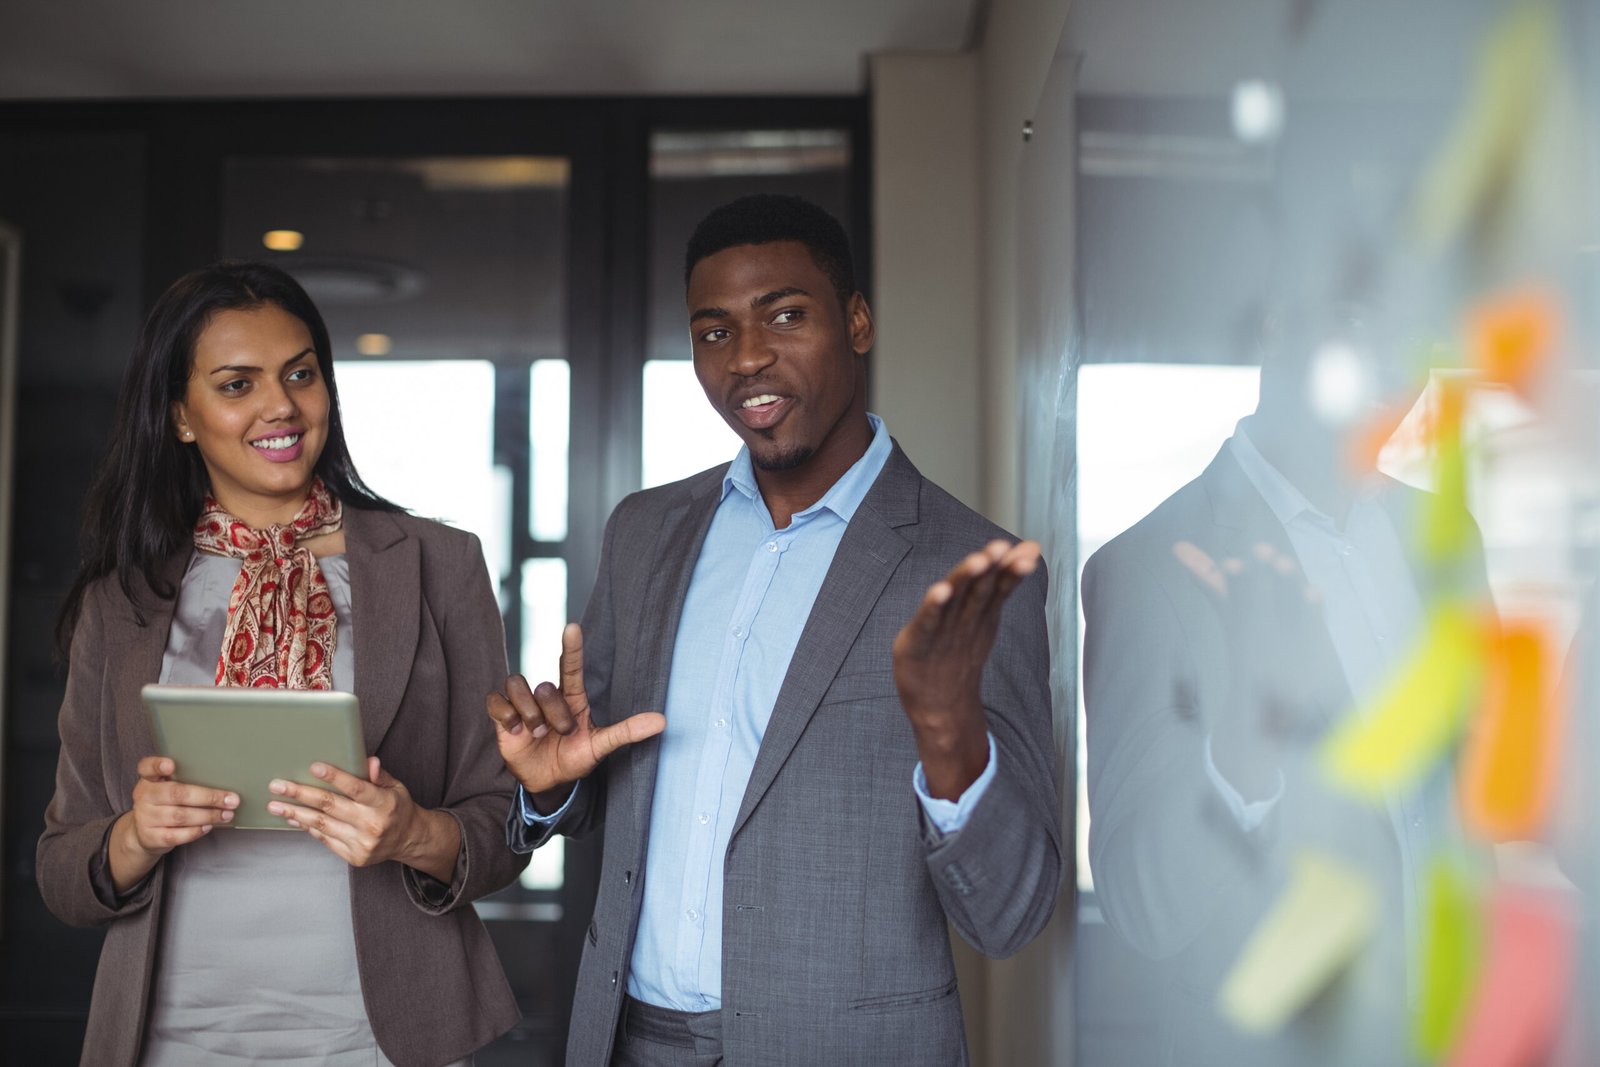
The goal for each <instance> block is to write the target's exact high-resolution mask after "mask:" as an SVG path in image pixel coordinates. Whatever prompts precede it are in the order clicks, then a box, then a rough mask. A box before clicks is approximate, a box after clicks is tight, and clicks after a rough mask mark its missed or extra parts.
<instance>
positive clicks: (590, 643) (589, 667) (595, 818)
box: [505, 501, 628, 852]
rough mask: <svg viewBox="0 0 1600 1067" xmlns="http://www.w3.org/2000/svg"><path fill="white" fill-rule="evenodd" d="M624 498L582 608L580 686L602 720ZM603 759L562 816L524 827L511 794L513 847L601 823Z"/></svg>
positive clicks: (612, 647)
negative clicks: (616, 547)
mask: <svg viewBox="0 0 1600 1067" xmlns="http://www.w3.org/2000/svg"><path fill="white" fill-rule="evenodd" d="M627 507H628V502H627V501H623V503H622V504H619V505H618V506H617V508H616V510H615V511H613V512H612V513H611V517H610V518H609V519H607V520H606V530H605V536H604V538H603V539H602V541H601V546H600V573H599V574H598V575H596V576H595V583H594V591H593V592H591V593H590V594H589V603H588V604H587V605H586V606H585V607H584V611H583V622H582V626H583V685H584V689H585V690H586V691H587V692H588V694H589V708H590V714H591V715H592V716H593V721H594V722H596V723H600V724H604V723H609V722H614V721H615V720H616V718H617V716H616V714H615V712H613V710H612V708H611V681H612V674H613V669H614V667H615V660H616V650H617V623H616V612H615V611H614V610H613V609H612V603H611V597H612V584H613V583H612V578H611V569H612V567H613V565H614V564H615V561H616V556H615V555H614V554H613V552H612V547H613V543H614V540H615V536H616V527H617V526H618V525H620V524H621V522H622V519H621V516H622V515H623V513H624V511H625V510H626V509H627ZM608 766H609V763H602V764H600V766H598V767H596V768H595V769H594V773H593V774H591V775H589V777H587V778H585V779H584V780H583V781H582V782H580V783H578V785H577V793H576V794H575V795H574V796H573V797H572V803H571V804H570V805H569V806H568V807H567V810H566V812H565V813H564V814H563V815H562V816H561V818H559V819H557V820H555V821H554V822H550V823H543V824H540V825H537V826H529V825H528V824H527V823H526V822H525V821H523V818H522V812H521V810H520V807H519V805H518V803H517V798H516V797H515V796H513V797H512V798H511V809H510V811H508V812H507V813H506V828H505V832H506V843H507V844H508V845H510V846H511V848H512V849H514V850H515V851H517V852H532V851H533V850H534V849H536V848H539V847H541V846H543V845H544V844H545V843H546V842H548V841H549V840H550V839H551V838H553V837H556V836H557V835H559V836H562V837H583V836H584V835H586V834H589V833H593V832H594V831H595V830H598V829H599V828H600V827H601V826H602V825H604V823H605V797H606V782H607V778H608V773H607V768H608Z"/></svg>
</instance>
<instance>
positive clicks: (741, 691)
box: [519, 415, 995, 1012]
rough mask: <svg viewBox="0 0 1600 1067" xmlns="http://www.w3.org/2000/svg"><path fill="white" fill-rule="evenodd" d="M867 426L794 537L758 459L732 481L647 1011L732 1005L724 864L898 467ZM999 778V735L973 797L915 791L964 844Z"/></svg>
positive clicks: (918, 773) (655, 859)
mask: <svg viewBox="0 0 1600 1067" xmlns="http://www.w3.org/2000/svg"><path fill="white" fill-rule="evenodd" d="M867 418H868V420H869V421H870V422H871V425H872V433H873V436H872V443H871V444H870V445H869V446H868V447H867V450H866V452H865V453H864V454H863V455H862V457H861V458H860V459H859V460H857V461H856V462H855V464H854V465H853V466H852V467H851V468H850V469H849V470H848V471H846V472H845V473H844V475H843V476H842V477H841V478H840V479H839V480H838V481H837V482H835V483H834V485H833V487H832V488H831V489H829V490H828V492H827V493H826V494H824V496H823V497H822V499H821V500H818V501H817V502H816V503H815V504H813V505H811V506H810V507H808V508H806V509H805V510H804V511H800V512H796V513H795V515H794V516H793V518H792V519H791V521H790V523H789V525H788V526H787V527H785V528H784V529H781V530H779V529H776V528H775V527H774V526H773V523H772V516H771V513H770V512H769V511H768V510H767V505H766V502H765V501H764V500H763V499H762V497H761V491H760V489H759V488H758V487H757V485H756V479H755V470H754V467H753V465H752V463H751V460H750V453H749V451H748V450H747V449H741V450H740V451H739V454H738V456H736V457H735V458H734V460H733V463H732V465H731V466H730V467H729V468H728V473H727V474H726V475H725V476H724V477H723V481H722V498H721V502H720V503H719V504H718V506H717V511H716V514H715V515H714V516H712V519H711V526H710V529H709V530H708V531H707V533H706V539H705V543H704V545H703V546H702V547H701V550H700V557H699V559H698V560H697V561H696V563H695V568H694V574H693V576H692V577H691V579H690V583H689V589H688V595H687V598H686V599H685V601H684V606H683V615H682V618H681V619H680V621H679V626H678V636H677V640H676V642H675V644H674V647H673V651H672V673H671V675H670V676H669V678H668V684H667V701H666V707H665V708H664V709H663V710H664V712H665V714H666V718H667V728H666V731H665V732H664V733H663V734H662V735H661V742H660V743H661V752H660V758H659V764H658V766H657V770H656V782H655V799H654V803H653V806H652V808H651V812H652V814H651V818H650V836H649V843H648V851H647V854H646V857H645V871H644V883H643V891H644V902H643V906H642V909H641V913H640V918H639V931H638V935H637V937H636V938H635V940H634V946H633V957H632V962H631V966H630V968H629V976H628V993H629V994H630V995H631V996H633V997H635V998H637V999H639V1000H643V1001H646V1002H648V1003H651V1004H656V1005H660V1006H662V1007H667V1008H672V1009H674V1010H677V1011H688V1012H700V1011H711V1010H713V1009H716V1008H718V1007H720V1006H721V1003H722V888H723V887H722V865H723V856H724V854H725V853H726V852H727V848H728V838H729V836H730V834H731V832H732V830H733V822H734V819H735V817H736V816H737V814H738V811H739V805H740V803H741V801H742V800H743V798H744V792H745V787H746V786H747V785H748V784H749V780H750V771H751V769H752V768H753V767H754V765H755V760H756V754H757V753H758V752H759V750H760V748H761V739H762V737H763V736H764V735H765V733H766V728H767V721H768V719H769V718H770V717H771V715H772V709H773V705H774V704H775V703H776V702H777V698H778V690H779V689H780V687H781V686H782V685H783V679H784V676H785V675H787V674H788V671H789V661H790V660H791V659H792V658H793V656H794V651H795V647H796V646H797V645H798V644H799V641H800V632H801V630H802V629H803V628H804V627H805V623H806V619H807V617H808V616H809V615H810V613H811V607H812V605H813V603H814V602H815V601H816V598H817V591H818V590H819V589H820V588H821V587H822V582H823V579H824V578H825V577H826V576H827V573H828V568H829V566H830V565H831V564H832V563H833V555H834V552H835V551H836V550H837V549H838V547H839V542H840V540H841V539H842V538H843V537H844V531H845V527H846V526H847V525H848V524H849V522H850V519H851V517H852V516H854V515H855V512H856V509H857V508H858V507H860V505H861V501H862V500H863V499H864V498H865V497H866V495H867V491H868V490H869V489H870V488H871V487H872V483H873V482H874V481H876V480H877V478H878V475H879V474H880V473H882V471H883V466H884V463H885V462H886V461H887V460H888V458H889V452H890V447H891V446H890V441H889V433H888V431H887V429H885V427H884V425H883V421H882V420H881V419H879V418H878V417H877V416H876V415H868V416H867ZM994 773H995V752H994V740H993V738H992V737H991V738H990V742H989V764H988V766H987V767H986V768H985V769H984V773H983V775H982V776H981V777H980V778H979V779H978V780H977V781H976V782H974V783H973V784H972V786H971V787H969V788H968V789H967V791H966V792H965V793H963V794H962V796H961V797H960V799H959V800H957V801H947V800H940V799H936V798H932V797H929V796H928V795H927V788H926V780H925V778H924V776H923V771H922V766H921V764H920V763H919V764H918V765H917V768H916V770H915V772H914V773H913V781H912V783H911V784H912V787H913V789H914V790H915V791H916V793H917V795H918V796H919V798H920V799H921V802H922V804H923V807H924V810H925V811H926V812H927V814H928V817H929V819H930V820H931V821H932V822H933V823H934V825H935V826H937V827H938V828H939V830H941V831H942V832H945V833H952V832H954V831H956V830H958V829H960V827H961V825H962V824H963V823H964V822H965V821H966V817H967V814H968V813H969V812H970V811H971V810H972V808H973V807H974V806H975V805H976V804H977V802H978V800H979V798H981V796H982V795H983V792H984V790H985V789H986V788H987V786H988V784H989V782H990V781H991V780H993V777H994ZM575 793H576V790H574V794H575ZM519 797H520V798H521V803H522V812H523V817H524V819H525V820H526V821H527V822H528V823H529V824H530V825H534V824H540V823H546V824H547V823H550V822H554V821H556V820H558V819H560V817H561V816H562V814H563V813H564V812H565V810H566V806H565V805H563V808H562V810H561V811H558V812H556V813H555V814H553V815H550V816H540V815H538V814H537V813H535V812H534V811H533V810H532V807H531V805H530V804H529V803H528V802H527V800H526V798H525V797H522V794H521V791H520V790H519ZM567 804H571V799H570V798H569V799H568V801H567Z"/></svg>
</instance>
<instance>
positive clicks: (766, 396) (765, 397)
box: [739, 393, 783, 408]
mask: <svg viewBox="0 0 1600 1067" xmlns="http://www.w3.org/2000/svg"><path fill="white" fill-rule="evenodd" d="M782 399H783V398H782V397H778V396H773V395H772V394H771V393H762V394H761V395H760V396H753V397H751V398H750V399H749V400H746V401H745V402H744V403H743V404H741V405H739V406H740V407H746V408H754V407H760V406H761V405H762V404H776V403H777V402H778V401H779V400H782Z"/></svg>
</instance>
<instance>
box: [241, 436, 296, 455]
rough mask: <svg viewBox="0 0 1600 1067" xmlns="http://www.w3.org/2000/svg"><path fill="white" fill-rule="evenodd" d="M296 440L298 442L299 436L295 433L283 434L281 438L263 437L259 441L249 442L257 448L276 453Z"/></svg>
mask: <svg viewBox="0 0 1600 1067" xmlns="http://www.w3.org/2000/svg"><path fill="white" fill-rule="evenodd" d="M298 440H300V435H299V434H297V433H291V434H284V435H283V436H282V437H263V438H261V439H260V440H257V441H251V442H250V443H251V444H253V445H255V446H256V447H257V448H263V449H269V450H271V451H273V452H276V451H278V450H279V449H281V448H289V447H291V446H292V445H293V444H294V443H295V442H296V441H298Z"/></svg>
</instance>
